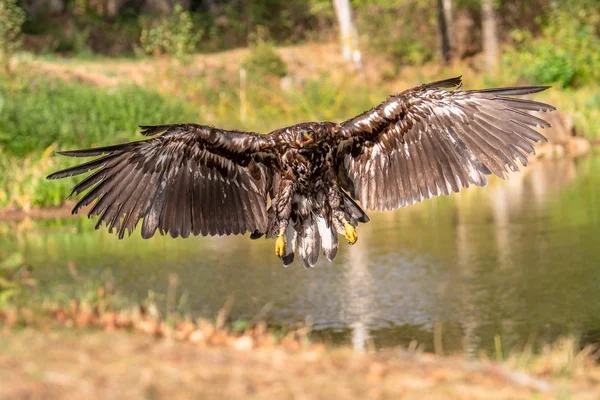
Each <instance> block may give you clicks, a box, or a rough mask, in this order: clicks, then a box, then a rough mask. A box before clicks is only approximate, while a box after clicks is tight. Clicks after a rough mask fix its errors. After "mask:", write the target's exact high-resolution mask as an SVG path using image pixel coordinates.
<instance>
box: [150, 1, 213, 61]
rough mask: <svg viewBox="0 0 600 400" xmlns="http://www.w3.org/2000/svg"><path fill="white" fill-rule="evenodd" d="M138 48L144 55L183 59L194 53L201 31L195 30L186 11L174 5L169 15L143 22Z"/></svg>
mask: <svg viewBox="0 0 600 400" xmlns="http://www.w3.org/2000/svg"><path fill="white" fill-rule="evenodd" d="M143 21H144V22H143V27H142V34H141V36H140V46H141V50H142V52H143V53H144V54H152V55H161V54H170V55H172V56H174V57H177V58H183V57H186V56H189V55H191V54H193V53H195V52H196V48H197V45H198V42H199V41H200V38H201V37H202V31H198V30H196V27H195V26H194V23H193V22H192V18H191V16H190V13H189V12H188V11H185V10H184V9H183V8H182V7H181V5H180V4H176V5H175V8H174V9H173V13H172V14H171V15H167V16H163V17H161V18H160V19H158V21H152V20H147V19H144V20H143Z"/></svg>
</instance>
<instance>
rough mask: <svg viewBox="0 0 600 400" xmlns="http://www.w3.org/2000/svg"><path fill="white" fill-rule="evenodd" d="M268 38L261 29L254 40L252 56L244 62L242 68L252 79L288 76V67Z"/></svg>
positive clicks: (251, 49)
mask: <svg viewBox="0 0 600 400" xmlns="http://www.w3.org/2000/svg"><path fill="white" fill-rule="evenodd" d="M266 36H267V35H266V32H265V30H264V29H263V28H260V27H259V29H258V30H257V33H256V34H255V35H254V38H253V40H252V41H253V43H252V45H251V47H250V55H249V56H248V57H246V59H245V60H244V61H243V62H242V67H243V68H245V69H246V71H248V74H249V75H250V76H251V77H256V78H264V77H269V76H272V77H277V78H283V77H284V76H286V75H287V66H286V65H285V62H284V61H283V60H282V59H281V57H280V56H279V54H277V51H276V50H275V46H274V45H273V43H272V42H271V41H269V40H268V39H267V37H266Z"/></svg>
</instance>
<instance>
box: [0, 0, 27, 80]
mask: <svg viewBox="0 0 600 400" xmlns="http://www.w3.org/2000/svg"><path fill="white" fill-rule="evenodd" d="M24 22H25V12H24V11H23V10H22V9H21V8H20V7H19V6H18V5H17V1H16V0H0V63H2V64H3V65H4V68H5V69H6V70H8V65H9V62H10V58H11V57H12V55H13V54H14V53H15V52H16V51H17V50H19V49H20V48H21V45H22V43H23V41H22V37H21V28H22V26H23V23H24Z"/></svg>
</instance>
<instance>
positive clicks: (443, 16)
mask: <svg viewBox="0 0 600 400" xmlns="http://www.w3.org/2000/svg"><path fill="white" fill-rule="evenodd" d="M437 9H438V28H439V38H440V51H441V54H442V59H443V60H444V61H445V62H446V63H448V62H450V60H452V59H453V58H454V57H455V56H456V48H455V39H454V24H453V20H452V0H438V6H437Z"/></svg>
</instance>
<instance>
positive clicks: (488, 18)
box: [481, 0, 500, 72]
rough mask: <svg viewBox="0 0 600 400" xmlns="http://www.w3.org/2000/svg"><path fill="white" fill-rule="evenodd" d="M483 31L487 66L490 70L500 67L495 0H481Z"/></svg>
mask: <svg viewBox="0 0 600 400" xmlns="http://www.w3.org/2000/svg"><path fill="white" fill-rule="evenodd" d="M481 32H482V36H483V37H482V42H483V53H484V56H485V67H486V70H487V71H489V72H494V71H496V69H497V67H498V58H499V48H500V47H499V45H498V30H497V28H496V12H495V10H494V0H481Z"/></svg>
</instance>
